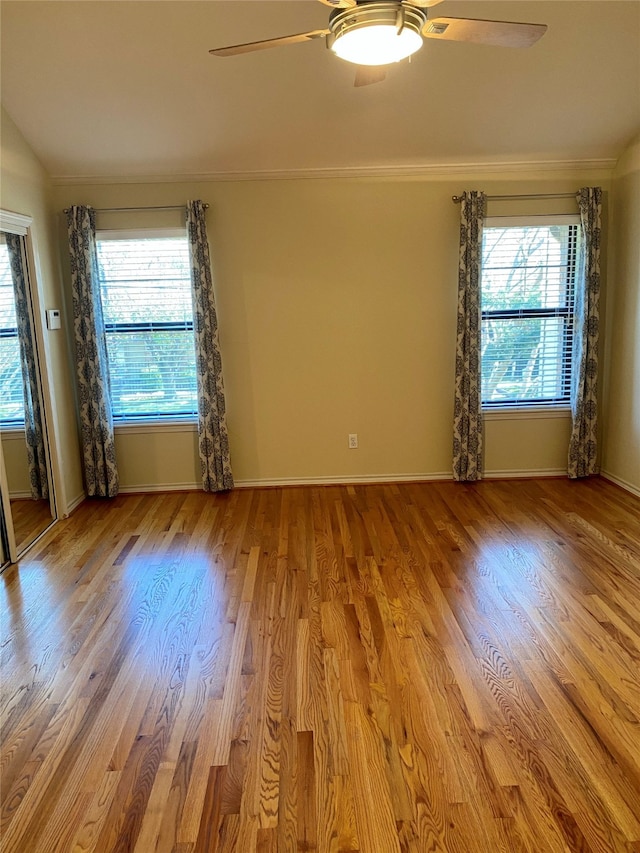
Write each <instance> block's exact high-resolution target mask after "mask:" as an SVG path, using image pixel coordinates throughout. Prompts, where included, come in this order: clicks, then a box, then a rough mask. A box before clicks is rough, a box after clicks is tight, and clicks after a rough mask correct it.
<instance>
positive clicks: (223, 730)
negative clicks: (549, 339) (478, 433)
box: [0, 479, 640, 853]
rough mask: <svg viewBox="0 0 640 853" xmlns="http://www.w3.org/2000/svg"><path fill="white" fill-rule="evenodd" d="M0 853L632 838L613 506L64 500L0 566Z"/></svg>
mask: <svg viewBox="0 0 640 853" xmlns="http://www.w3.org/2000/svg"><path fill="white" fill-rule="evenodd" d="M0 588H1V594H2V598H3V601H2V606H3V614H4V615H3V621H2V672H3V683H2V708H1V710H2V720H3V734H2V738H3V739H2V811H1V822H0V827H1V830H2V839H3V841H2V850H3V853H89V851H97V853H231V852H232V851H233V853H254V851H256V853H257V851H261V853H289V851H291V853H300V851H318V853H345V852H346V851H361V853H524V851H527V853H567V851H571V853H573V851H581V853H589V851H592V853H596V851H597V853H640V723H639V720H640V501H639V500H638V499H636V498H634V497H632V496H631V495H629V494H627V493H625V492H624V491H622V490H620V489H618V488H617V487H615V486H613V485H611V484H609V483H607V482H605V481H604V480H600V479H594V480H592V481H589V482H579V483H576V482H569V481H567V480H539V481H508V482H483V483H479V484H477V485H456V484H453V483H431V484H403V485H384V486H363V487H323V488H315V487H304V488H283V489H263V490H257V489H256V490H237V491H235V492H232V493H230V494H225V495H215V496H214V495H205V494H201V493H187V494H175V493H174V494H168V495H145V496H128V497H118V498H117V499H115V500H114V501H110V502H109V501H104V502H98V501H89V502H86V503H85V504H83V505H82V506H81V507H80V508H79V509H78V510H77V511H76V513H75V514H74V515H73V516H72V518H70V519H68V520H67V521H64V522H62V523H60V524H59V525H58V526H57V527H56V528H54V529H53V530H52V531H51V532H50V533H49V534H47V536H46V537H45V538H44V539H43V540H41V542H40V543H38V545H37V546H36V547H35V548H34V549H32V551H31V552H30V553H29V555H28V557H27V558H26V559H24V560H23V561H22V562H21V563H20V564H19V565H18V566H15V567H12V568H10V569H9V570H7V571H6V572H5V573H4V575H2V578H1V579H0Z"/></svg>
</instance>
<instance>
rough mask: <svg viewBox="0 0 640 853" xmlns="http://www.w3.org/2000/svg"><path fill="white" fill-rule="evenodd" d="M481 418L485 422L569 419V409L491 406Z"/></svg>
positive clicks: (566, 407) (560, 407)
mask: <svg viewBox="0 0 640 853" xmlns="http://www.w3.org/2000/svg"><path fill="white" fill-rule="evenodd" d="M482 417H483V418H484V420H485V421H525V420H536V419H544V420H550V419H552V418H565V419H567V418H570V417H571V409H570V407H569V406H520V407H513V408H512V407H507V406H505V407H504V408H497V407H494V406H492V407H491V408H490V409H483V410H482Z"/></svg>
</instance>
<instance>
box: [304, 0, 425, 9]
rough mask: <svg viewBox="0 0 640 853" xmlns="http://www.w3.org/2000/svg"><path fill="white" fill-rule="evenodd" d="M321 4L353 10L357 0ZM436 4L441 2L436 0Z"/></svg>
mask: <svg viewBox="0 0 640 853" xmlns="http://www.w3.org/2000/svg"><path fill="white" fill-rule="evenodd" d="M320 2H321V3H324V5H325V6H331V7H332V8H333V9H352V8H353V7H354V6H355V5H356V3H357V0H320ZM436 2H440V0H436Z"/></svg>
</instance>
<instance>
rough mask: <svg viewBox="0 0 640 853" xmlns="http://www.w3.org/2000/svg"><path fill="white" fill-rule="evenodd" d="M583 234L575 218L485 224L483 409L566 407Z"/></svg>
mask: <svg viewBox="0 0 640 853" xmlns="http://www.w3.org/2000/svg"><path fill="white" fill-rule="evenodd" d="M536 220H537V221H536ZM507 223H508V224H507ZM579 239H580V227H579V224H578V218H577V217H570V216H556V217H550V218H547V217H545V218H544V219H541V217H534V218H531V219H529V220H528V221H523V220H521V219H513V218H511V219H509V220H497V219H488V220H487V221H486V224H485V227H484V233H483V241H482V277H481V284H480V291H481V310H482V361H481V376H482V405H483V408H485V409H487V408H491V407H502V406H518V407H525V406H539V405H567V404H568V402H569V393H570V384H571V351H572V334H573V311H574V299H575V277H576V258H577V249H578V240H579Z"/></svg>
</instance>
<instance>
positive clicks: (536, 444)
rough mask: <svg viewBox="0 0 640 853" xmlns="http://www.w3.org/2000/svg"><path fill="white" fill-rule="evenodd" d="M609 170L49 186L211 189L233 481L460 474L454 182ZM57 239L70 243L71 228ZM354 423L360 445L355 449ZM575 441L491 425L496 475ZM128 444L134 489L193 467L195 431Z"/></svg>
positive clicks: (122, 438)
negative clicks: (351, 444)
mask: <svg viewBox="0 0 640 853" xmlns="http://www.w3.org/2000/svg"><path fill="white" fill-rule="evenodd" d="M608 177H609V176H608V174H607V173H599V174H596V173H594V172H583V173H579V172H565V173H563V172H546V173H544V172H543V173H512V174H510V175H496V174H489V173H482V174H475V175H474V174H460V175H459V176H451V177H449V176H448V177H446V178H430V179H426V178H414V179H409V178H403V179H396V178H369V179H360V178H353V179H344V178H342V179H308V180H279V181H245V182H243V181H234V182H217V183H214V182H201V183H178V182H176V183H154V184H135V183H128V184H119V185H107V184H102V185H100V184H95V185H84V186H83V185H77V184H76V185H68V186H57V187H55V188H54V198H55V204H56V208H57V210H58V211H61V210H62V209H63V208H64V207H65V206H68V205H69V204H71V203H88V204H92V205H93V206H95V207H97V208H101V207H121V206H133V205H167V204H183V203H184V202H185V201H186V200H187V199H190V198H202V199H203V200H204V201H205V202H208V203H209V204H210V205H211V207H210V209H209V212H208V224H209V236H210V241H211V245H212V253H213V262H214V275H215V285H216V298H217V305H218V312H219V320H220V337H221V346H222V353H223V361H224V372H225V382H226V388H227V404H228V420H229V429H230V440H231V452H232V463H233V468H234V474H235V477H236V479H237V480H238V481H239V482H255V481H274V480H275V481H277V480H285V481H295V480H297V479H300V480H322V479H328V478H336V479H354V480H357V479H366V478H367V477H371V478H374V477H417V476H424V477H430V476H449V475H450V471H451V419H452V408H453V365H454V340H455V334H454V331H455V312H456V278H457V253H458V222H459V208H458V207H457V206H455V205H454V204H453V203H452V202H451V195H452V194H454V193H459V192H460V191H461V190H463V189H465V188H481V189H484V190H485V191H486V192H488V193H491V194H494V193H503V192H540V193H543V192H566V191H575V189H576V188H577V187H579V186H581V185H584V184H600V185H602V186H603V187H604V188H605V190H607V189H608V186H609V181H608ZM489 212H490V213H492V214H494V215H500V214H504V213H507V212H514V213H525V212H558V213H564V212H570V213H571V212H575V204H574V203H573V201H572V200H569V201H566V200H563V201H545V202H540V201H538V202H535V203H532V202H519V203H517V204H513V203H509V206H508V208H507V207H506V206H505V205H504V203H499V202H495V203H492V207H491V209H490V211H489ZM59 216H60V217H61V214H59ZM152 220H153V215H152V214H149V219H148V221H149V224H151V221H152ZM137 221H138V223H139V221H140V220H139V217H138V219H137ZM110 224H111V225H112V227H115V222H114V219H113V217H112V218H111V219H110ZM119 224H120V225H122V226H123V227H125V226H126V225H127V224H128V223H127V222H126V221H125V219H124V217H122V218H121V219H120V222H119ZM98 226H99V227H100V220H99V221H98ZM60 240H61V248H62V252H63V254H65V253H66V245H65V241H66V238H65V235H64V232H63V230H62V228H61V229H60ZM354 432H355V433H358V436H359V449H358V450H349V449H348V448H347V435H348V433H354ZM567 441H568V420H567V418H564V419H562V418H560V419H558V418H551V419H531V420H530V419H527V420H525V421H523V420H517V421H513V420H512V421H505V420H500V421H488V422H487V424H486V468H487V472H496V473H503V474H504V473H526V472H552V471H562V470H565V468H566V448H567ZM117 453H118V458H119V462H120V469H121V475H122V484H123V487H124V488H136V487H150V486H151V487H153V486H156V487H160V486H167V485H172V484H173V485H185V484H188V483H189V482H194V483H195V482H196V481H197V457H196V444H195V437H194V436H193V434H189V433H185V432H182V433H171V432H166V433H161V434H159V433H157V432H156V433H153V434H151V435H150V436H149V437H148V440H145V438H144V436H143V435H141V434H140V433H139V432H134V433H121V434H119V435H118V437H117Z"/></svg>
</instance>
